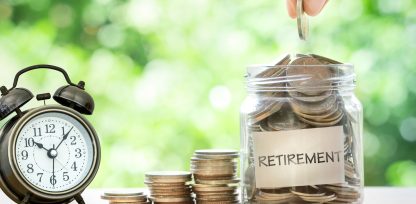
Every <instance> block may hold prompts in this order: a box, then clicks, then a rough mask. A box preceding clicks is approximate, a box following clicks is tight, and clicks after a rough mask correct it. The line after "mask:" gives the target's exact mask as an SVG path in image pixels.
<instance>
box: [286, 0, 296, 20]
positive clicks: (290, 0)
mask: <svg viewBox="0 0 416 204" xmlns="http://www.w3.org/2000/svg"><path fill="white" fill-rule="evenodd" d="M286 6H287V12H288V13H289V16H290V17H291V18H296V0H286Z"/></svg>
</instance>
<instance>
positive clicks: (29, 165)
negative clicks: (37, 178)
mask: <svg viewBox="0 0 416 204" xmlns="http://www.w3.org/2000/svg"><path fill="white" fill-rule="evenodd" d="M33 172H34V170H33V164H28V165H27V173H29V174H31V173H33Z"/></svg>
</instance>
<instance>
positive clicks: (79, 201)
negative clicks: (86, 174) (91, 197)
mask: <svg viewBox="0 0 416 204" xmlns="http://www.w3.org/2000/svg"><path fill="white" fill-rule="evenodd" d="M74 198H75V200H76V201H77V203H78V204H85V201H84V199H83V198H82V196H81V194H78V195H76V196H75V197H74Z"/></svg>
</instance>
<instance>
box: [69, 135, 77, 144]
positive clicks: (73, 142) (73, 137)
mask: <svg viewBox="0 0 416 204" xmlns="http://www.w3.org/2000/svg"><path fill="white" fill-rule="evenodd" d="M70 139H71V140H72V141H71V145H77V142H76V141H75V140H76V139H77V138H76V137H75V136H71V137H70Z"/></svg>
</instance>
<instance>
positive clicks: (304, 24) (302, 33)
mask: <svg viewBox="0 0 416 204" xmlns="http://www.w3.org/2000/svg"><path fill="white" fill-rule="evenodd" d="M296 15H297V23H298V33H299V38H300V39H301V40H306V39H307V37H308V35H309V21H308V17H307V16H306V14H305V12H304V11H303V0H297V1H296Z"/></svg>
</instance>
